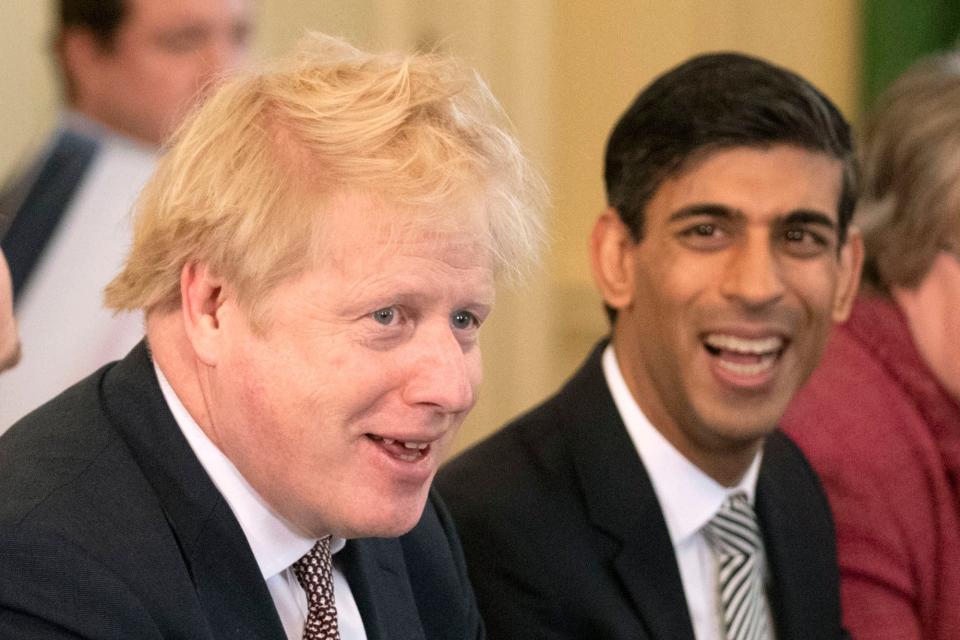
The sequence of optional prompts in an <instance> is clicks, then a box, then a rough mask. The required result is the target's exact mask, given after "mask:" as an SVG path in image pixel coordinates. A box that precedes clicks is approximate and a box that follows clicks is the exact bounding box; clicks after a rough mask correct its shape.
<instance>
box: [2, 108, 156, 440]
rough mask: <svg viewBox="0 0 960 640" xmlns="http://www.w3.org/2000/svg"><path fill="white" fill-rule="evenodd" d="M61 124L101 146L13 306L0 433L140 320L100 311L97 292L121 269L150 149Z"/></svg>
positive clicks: (124, 347)
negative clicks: (11, 357) (16, 343)
mask: <svg viewBox="0 0 960 640" xmlns="http://www.w3.org/2000/svg"><path fill="white" fill-rule="evenodd" d="M64 126H65V127H67V128H69V129H74V130H81V131H84V132H86V133H91V134H93V135H95V137H96V138H97V140H98V142H99V146H98V148H97V152H96V154H95V155H94V157H93V159H92V160H91V164H90V166H89V167H88V168H87V170H86V173H85V174H84V176H83V178H82V180H81V182H80V184H79V186H78V187H77V190H76V191H75V192H74V194H73V196H72V197H71V199H70V202H69V204H68V205H67V208H66V210H65V211H64V212H63V217H62V218H61V220H60V224H59V225H58V226H57V229H56V231H55V232H54V234H53V235H52V236H51V238H50V241H49V243H48V244H47V246H46V248H45V249H44V251H43V255H42V256H41V258H40V260H39V261H38V262H37V264H36V266H35V267H34V270H33V273H32V274H31V276H30V280H29V282H28V283H27V286H26V287H25V288H24V290H23V292H22V295H21V296H20V298H19V299H18V300H17V306H16V316H17V326H18V328H19V330H20V342H21V345H22V349H23V357H22V359H21V361H20V363H19V365H18V366H16V367H14V368H13V369H11V370H10V371H8V372H6V373H5V374H4V375H3V377H2V378H0V397H2V398H3V402H0V433H3V431H5V430H6V429H7V428H8V427H9V426H10V425H11V424H13V423H14V422H16V421H17V420H18V419H20V418H21V417H23V416H24V415H26V414H27V413H28V412H30V411H32V410H33V409H35V408H37V407H38V406H39V405H41V404H43V403H44V402H46V401H47V400H49V399H50V398H52V397H53V396H55V395H57V394H58V393H60V392H61V391H63V390H64V389H66V388H67V387H68V386H70V385H72V384H74V383H75V382H78V381H79V380H81V379H83V378H85V377H86V376H88V375H90V374H91V373H93V372H94V371H95V370H96V369H98V368H99V367H101V366H102V365H104V364H106V363H108V362H110V361H111V360H117V359H118V358H122V357H123V356H125V355H126V354H127V352H128V351H129V350H130V349H131V348H133V346H134V345H135V344H137V342H139V341H140V339H141V338H142V337H143V320H142V314H141V313H139V312H137V313H122V314H117V315H115V314H114V313H113V312H112V311H110V310H108V309H105V308H104V307H103V288H104V287H105V286H106V285H107V283H109V282H110V280H112V279H113V277H114V276H115V275H116V274H117V273H118V272H119V271H120V267H121V266H122V265H123V260H124V258H125V256H126V253H127V250H128V248H129V246H130V239H131V225H130V219H131V218H130V212H131V210H132V208H133V205H134V202H135V201H136V199H137V196H138V195H139V194H140V190H141V188H142V187H143V185H144V184H146V182H147V179H148V178H149V177H150V175H151V173H152V172H153V168H154V165H155V164H156V152H155V151H154V150H153V149H150V148H148V147H145V146H143V145H140V144H138V143H136V142H133V141H131V140H128V139H127V138H124V137H122V136H119V135H117V134H114V133H109V132H107V130H106V129H103V128H102V127H98V126H97V125H96V124H95V123H92V122H90V121H88V120H86V119H84V118H83V117H82V116H80V115H78V114H73V113H69V114H67V115H66V116H65V118H64Z"/></svg>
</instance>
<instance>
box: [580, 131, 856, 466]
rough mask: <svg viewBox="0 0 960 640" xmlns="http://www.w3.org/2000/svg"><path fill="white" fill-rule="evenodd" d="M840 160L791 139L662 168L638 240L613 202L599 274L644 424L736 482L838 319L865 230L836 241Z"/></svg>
mask: <svg viewBox="0 0 960 640" xmlns="http://www.w3.org/2000/svg"><path fill="white" fill-rule="evenodd" d="M841 171H842V170H841V164H840V162H839V161H838V160H835V159H833V158H830V157H829V156H827V155H824V154H820V153H814V152H810V151H805V150H802V149H799V148H796V147H792V146H784V145H780V146H774V147H772V148H770V149H768V150H761V149H754V148H733V149H729V150H721V151H716V152H713V153H711V154H710V155H707V156H706V157H705V158H704V159H702V160H701V161H699V162H696V163H694V164H692V165H691V166H690V167H689V168H688V169H687V170H685V171H683V172H681V173H680V174H679V175H677V176H675V177H673V178H670V179H668V180H666V181H665V182H664V183H663V184H662V185H661V186H660V188H659V189H658V190H657V192H656V193H655V194H654V196H653V198H652V199H651V200H650V202H649V204H648V205H647V208H646V210H645V215H644V230H643V238H642V239H641V240H640V241H639V242H634V241H633V239H632V238H631V237H630V235H629V232H628V231H627V230H626V228H625V227H624V226H623V225H622V223H621V222H620V221H619V219H618V218H617V217H616V214H615V213H614V212H607V213H606V214H604V215H603V216H602V217H601V219H600V220H599V221H598V223H597V226H596V228H595V230H594V237H593V250H594V255H593V258H594V272H595V275H596V277H597V281H598V283H599V285H600V287H601V290H602V292H603V294H604V299H605V300H606V302H607V303H608V304H609V305H610V306H612V307H614V308H616V309H617V310H618V316H617V320H616V323H615V326H614V332H613V343H614V347H615V349H616V353H617V356H618V360H619V363H620V367H621V369H622V370H623V373H624V377H625V378H626V381H627V384H628V386H629V388H630V390H631V392H632V393H633V395H634V397H635V398H636V400H637V402H638V403H639V405H640V407H641V409H642V410H643V411H644V413H645V414H646V416H647V417H648V418H649V419H650V421H651V423H652V424H653V425H654V426H655V427H656V428H657V429H658V430H660V431H661V432H662V433H663V434H664V436H665V437H666V438H667V439H668V440H670V441H671V442H672V443H673V445H674V446H675V447H677V449H678V450H679V451H680V452H681V453H683V454H684V455H685V456H686V457H687V458H689V459H690V460H691V461H692V462H693V463H694V464H697V465H698V466H699V467H700V468H701V469H703V470H704V471H706V472H707V473H708V474H710V475H711V476H713V477H714V478H716V479H717V480H719V481H721V482H723V483H725V484H730V483H731V482H736V481H737V480H739V477H740V475H742V473H743V471H744V470H745V469H746V466H747V465H748V464H749V461H750V460H751V459H752V456H753V454H754V453H755V452H756V450H757V447H758V446H759V444H760V443H761V442H762V439H763V437H764V436H765V435H767V434H768V433H769V432H770V431H771V430H773V428H774V427H775V425H776V423H777V421H778V420H779V419H780V416H781V415H782V414H783V412H784V410H785V409H786V407H787V404H788V403H789V401H790V399H791V398H792V397H793V395H794V393H795V392H796V391H797V389H798V388H799V387H800V385H801V384H802V383H803V382H804V381H805V380H806V378H807V376H808V375H809V374H810V372H811V371H812V370H813V368H814V366H815V365H816V363H817V361H818V360H819V357H820V353H821V350H822V348H823V346H824V343H825V341H826V337H827V334H828V332H829V329H830V326H831V324H832V322H834V321H840V320H842V319H844V318H845V317H846V314H847V313H848V311H849V305H850V301H851V298H852V295H853V293H854V290H855V288H856V282H857V276H858V271H859V254H860V249H859V236H857V235H856V234H852V235H851V238H850V239H849V240H848V241H847V243H846V244H845V245H844V247H843V248H841V249H839V251H838V229H837V204H838V201H839V196H840V188H841V178H842V176H841Z"/></svg>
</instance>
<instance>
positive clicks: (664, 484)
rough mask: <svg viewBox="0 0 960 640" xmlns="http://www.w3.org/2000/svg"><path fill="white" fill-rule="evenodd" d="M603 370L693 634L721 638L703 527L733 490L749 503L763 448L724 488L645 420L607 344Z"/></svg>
mask: <svg viewBox="0 0 960 640" xmlns="http://www.w3.org/2000/svg"><path fill="white" fill-rule="evenodd" d="M603 373H604V376H605V377H606V380H607V386H608V387H609V388H610V393H611V395H612V396H613V401H614V403H615V404H616V405H617V410H618V411H619V412H620V417H621V418H622V419H623V423H624V425H626V428H627V433H629V434H630V439H631V440H632V441H633V444H634V446H635V447H636V448H637V453H638V454H639V455H640V459H641V460H642V461H643V466H644V467H645V468H646V470H647V475H649V476H650V482H651V483H652V484H653V490H654V492H655V493H656V494H657V500H658V501H659V502H660V509H661V511H663V517H664V520H666V523H667V529H668V530H669V532H670V539H671V541H672V542H673V550H674V554H675V555H676V558H677V566H678V567H679V569H680V578H681V580H682V581H683V590H684V593H685V594H686V598H687V609H688V610H689V612H690V619H691V622H692V623H693V631H694V635H695V636H696V638H697V640H723V638H724V632H723V622H722V620H721V618H720V598H719V594H718V589H717V581H718V578H717V570H718V566H717V560H716V558H715V556H714V554H713V551H711V549H710V545H709V544H708V543H707V540H706V538H705V537H704V535H703V532H702V529H703V527H704V525H706V524H707V523H708V522H709V521H710V519H711V518H713V516H714V515H715V514H716V513H717V511H718V510H719V509H720V506H721V505H722V504H723V502H724V501H725V500H726V499H727V497H728V496H730V495H732V494H735V493H741V492H742V493H745V494H746V496H747V499H748V500H749V502H750V504H751V505H752V504H754V495H755V493H756V488H757V477H758V475H759V473H760V461H761V458H762V451H760V452H757V455H756V457H755V458H754V459H753V462H751V463H750V467H749V468H748V469H747V472H746V473H745V474H744V475H743V478H742V479H741V480H740V482H739V483H738V484H737V485H736V486H734V487H725V486H723V485H721V484H719V483H718V482H717V481H715V480H714V479H713V478H711V477H710V476H708V475H707V474H706V473H704V472H703V471H701V470H700V468H699V467H697V466H696V465H694V464H693V463H692V462H690V461H689V460H688V459H687V458H686V457H684V455H683V454H681V453H680V452H679V451H677V449H676V448H675V447H674V446H673V445H672V444H670V442H668V441H667V439H666V438H664V437H663V435H662V434H661V433H660V432H659V431H657V429H656V428H655V427H654V426H653V425H652V424H651V423H650V421H649V420H648V419H647V417H646V416H645V415H644V414H643V412H642V411H641V410H640V407H639V406H638V405H637V402H636V400H634V398H633V395H632V394H631V393H630V390H629V389H628V387H627V383H626V381H625V380H624V379H623V374H622V373H621V371H620V365H619V364H618V362H617V356H616V353H615V352H614V350H613V347H612V345H607V348H606V350H605V351H604V352H603ZM761 562H763V563H764V575H766V576H767V582H768V583H769V575H768V573H767V570H766V562H765V558H761ZM767 616H768V622H769V623H770V624H769V625H768V628H769V629H771V630H772V629H773V628H774V626H773V619H772V617H770V610H769V603H768V606H767ZM771 637H772V635H771Z"/></svg>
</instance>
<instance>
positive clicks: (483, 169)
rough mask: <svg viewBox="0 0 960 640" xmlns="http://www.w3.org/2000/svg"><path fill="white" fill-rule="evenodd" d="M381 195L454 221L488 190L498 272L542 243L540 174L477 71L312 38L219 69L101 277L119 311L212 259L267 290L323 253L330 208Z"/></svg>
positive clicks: (249, 293)
mask: <svg viewBox="0 0 960 640" xmlns="http://www.w3.org/2000/svg"><path fill="white" fill-rule="evenodd" d="M343 191H350V192H354V191H355V192H360V193H366V194H372V195H374V196H375V197H377V198H380V199H382V200H384V201H386V202H389V203H392V204H395V205H398V206H400V207H402V208H403V209H404V210H409V211H411V212H414V214H415V215H416V214H420V215H421V217H423V218H424V219H423V220H422V221H420V222H422V223H423V224H424V225H430V227H429V228H435V226H436V225H441V226H442V225H444V224H446V225H449V226H452V227H455V226H456V225H457V224H458V223H459V222H462V220H459V219H457V215H458V214H457V213H456V211H457V207H450V206H446V205H450V204H452V203H455V202H456V201H457V200H458V198H461V197H464V196H466V195H467V194H470V193H473V194H476V193H479V194H481V196H482V198H483V202H484V204H485V205H486V211H485V213H486V223H487V224H486V229H487V233H486V236H487V237H485V238H480V239H479V240H481V241H482V242H484V243H485V245H486V246H487V248H488V249H489V250H490V252H491V254H492V256H493V258H494V263H495V267H496V269H497V271H498V272H500V273H503V272H506V273H507V274H508V275H517V274H520V273H522V272H523V271H524V270H525V269H526V268H527V267H528V266H530V265H531V264H532V263H533V260H534V259H535V257H536V253H537V250H538V248H539V245H540V244H541V242H542V235H543V233H542V227H541V222H540V211H541V208H542V206H543V201H544V188H543V183H542V182H541V180H540V179H539V177H538V176H537V175H536V172H535V171H533V170H532V168H531V166H530V165H529V163H528V161H527V160H526V159H525V158H524V156H523V155H522V153H521V152H520V149H519V145H518V143H517V141H516V139H515V138H514V136H513V135H511V134H510V133H509V129H508V127H507V126H506V118H505V117H504V115H503V112H502V110H501V109H500V107H499V105H498V104H497V102H496V100H495V99H494V98H493V96H492V95H491V94H490V92H489V90H488V89H487V87H486V86H485V85H484V83H483V82H482V81H481V80H480V79H479V77H477V75H476V74H475V73H471V72H468V71H466V70H465V69H463V68H462V67H461V66H460V65H459V64H458V63H457V62H456V61H455V60H453V59H451V58H449V57H444V56H440V55H436V54H412V55H398V54H389V55H386V54H370V53H365V52H361V51H359V50H357V49H355V48H353V47H351V46H349V45H347V44H346V43H344V42H342V41H340V40H337V39H335V38H331V37H328V36H323V35H320V34H313V35H311V36H310V37H308V38H307V40H306V41H305V42H304V43H303V44H302V45H301V47H300V48H299V51H298V53H297V54H296V55H295V56H293V57H291V58H288V59H285V60H283V61H280V62H278V63H276V64H275V65H273V66H272V67H270V68H267V69H265V70H261V71H259V72H253V73H247V74H245V75H239V76H235V77H233V78H232V79H230V80H227V81H225V82H224V83H223V84H222V85H221V86H220V87H219V88H218V89H217V90H216V91H215V92H214V93H213V94H212V95H211V96H210V98H209V99H208V100H207V101H206V102H205V103H204V104H203V105H202V106H201V107H200V108H199V109H198V110H197V111H196V112H195V113H194V114H193V115H192V116H191V117H190V118H188V119H187V121H186V122H185V123H184V124H183V125H182V127H181V128H180V130H179V131H178V132H177V133H176V134H175V135H174V138H173V140H172V142H171V143H170V145H169V148H168V149H167V151H166V152H165V153H164V155H163V156H162V158H161V159H160V161H159V164H158V167H157V170H156V172H155V174H154V176H153V177H152V179H151V180H150V182H149V183H148V184H147V186H146V187H145V189H144V191H143V193H142V195H141V198H140V200H139V202H138V205H137V214H136V220H135V225H134V239H133V245H132V248H131V251H130V254H129V256H128V258H127V261H126V264H125V265H124V268H123V270H122V271H121V273H120V274H119V275H118V276H117V277H116V278H115V279H114V280H113V281H112V282H111V283H110V284H109V285H108V287H107V289H106V292H105V299H106V304H107V306H108V307H110V308H113V309H116V310H124V309H145V310H147V311H148V312H149V311H152V310H156V309H164V310H169V309H175V308H177V307H178V306H179V304H180V280H179V279H180V273H181V271H182V269H183V266H184V265H185V264H188V263H192V262H196V263H203V264H205V265H207V266H208V267H209V268H211V269H212V270H213V271H214V272H216V273H218V274H219V275H220V276H221V277H223V278H224V279H225V280H227V281H228V282H230V283H231V285H232V286H233V287H234V289H235V290H236V292H237V296H238V300H239V301H240V302H241V304H242V305H243V306H244V307H245V308H246V309H247V311H248V312H249V314H250V319H251V322H252V323H254V324H255V325H256V324H257V322H258V321H259V319H260V318H261V313H262V310H261V309H260V308H259V305H258V302H259V301H260V300H261V299H262V298H264V297H265V294H266V293H268V292H269V291H270V290H271V289H272V288H273V287H274V286H276V284H278V283H279V282H282V281H284V280H285V279H287V278H290V277H292V276H295V275H298V274H300V273H302V272H303V271H304V270H306V269H307V268H309V267H310V265H311V264H312V263H313V262H314V261H315V260H316V259H317V257H318V256H317V255H316V253H317V251H318V250H322V246H320V245H317V244H316V239H317V237H318V236H319V230H320V225H322V221H323V205H324V203H325V201H328V200H330V199H331V198H332V197H333V196H334V195H335V194H336V193H338V192H343Z"/></svg>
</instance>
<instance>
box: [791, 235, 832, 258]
mask: <svg viewBox="0 0 960 640" xmlns="http://www.w3.org/2000/svg"><path fill="white" fill-rule="evenodd" d="M783 237H784V240H785V241H786V245H787V247H788V248H789V250H790V251H792V252H793V253H795V254H797V255H799V256H801V257H803V256H812V255H818V254H820V253H821V252H822V251H823V250H824V249H826V248H829V247H830V245H831V242H830V240H829V239H828V238H827V237H826V236H824V235H822V234H819V233H816V232H814V231H811V230H809V229H787V230H786V231H784V234H783Z"/></svg>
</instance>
